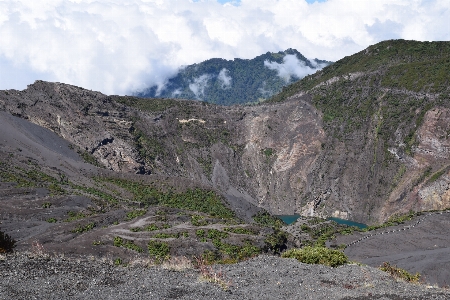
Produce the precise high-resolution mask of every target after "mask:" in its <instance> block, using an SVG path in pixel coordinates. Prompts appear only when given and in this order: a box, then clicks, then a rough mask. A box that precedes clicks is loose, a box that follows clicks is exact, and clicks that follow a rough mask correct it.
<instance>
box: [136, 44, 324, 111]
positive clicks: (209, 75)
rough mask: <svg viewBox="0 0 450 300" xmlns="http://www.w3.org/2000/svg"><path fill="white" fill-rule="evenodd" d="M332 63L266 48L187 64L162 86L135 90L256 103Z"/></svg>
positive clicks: (153, 94) (154, 94)
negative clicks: (250, 56) (251, 53)
mask: <svg viewBox="0 0 450 300" xmlns="http://www.w3.org/2000/svg"><path fill="white" fill-rule="evenodd" d="M330 63H331V62H328V61H325V60H319V59H317V58H316V59H313V60H309V59H307V58H306V57H304V56H303V55H302V54H301V53H300V52H298V51H297V50H295V49H287V50H285V51H280V52H278V53H271V52H267V53H265V54H263V55H260V56H257V57H255V58H253V59H239V58H235V59H234V60H225V59H221V58H213V59H209V60H206V61H204V62H201V63H198V64H193V65H189V66H186V67H184V68H182V69H180V71H179V72H178V73H177V74H176V75H175V76H174V77H172V78H170V79H168V81H167V82H166V83H165V85H164V86H163V87H158V86H152V87H149V88H148V89H145V90H143V91H140V92H136V96H139V97H145V98H152V97H157V98H179V99H192V100H202V101H205V102H210V103H215V104H220V105H232V104H246V103H257V102H260V101H262V100H265V99H268V98H270V97H271V96H272V95H274V94H276V93H278V92H279V91H280V90H281V88H282V87H283V86H286V85H289V84H290V83H293V82H296V81H298V80H299V79H301V78H303V77H304V76H305V75H308V74H311V73H313V72H315V71H316V70H318V69H321V68H323V67H325V66H327V65H329V64H330Z"/></svg>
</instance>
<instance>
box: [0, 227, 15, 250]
mask: <svg viewBox="0 0 450 300" xmlns="http://www.w3.org/2000/svg"><path fill="white" fill-rule="evenodd" d="M15 244H16V241H15V240H14V239H13V238H11V237H10V236H9V235H8V234H6V233H4V232H3V231H1V230H0V253H10V252H12V251H13V249H14V247H15V246H16V245H15Z"/></svg>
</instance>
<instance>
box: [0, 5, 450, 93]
mask: <svg viewBox="0 0 450 300" xmlns="http://www.w3.org/2000/svg"><path fill="white" fill-rule="evenodd" d="M400 38H401V39H413V40H420V41H438V40H441V41H442V40H443V41H449V40H450V1H449V0H320V1H317V0H316V1H313V0H231V1H225V0H195V1H194V0H47V1H44V0H40V1H35V0H0V89H2V90H3V89H19V90H22V89H25V88H26V86H27V85H28V84H31V83H33V82H34V81H35V80H47V81H54V82H63V83H68V84H73V85H77V86H81V87H84V88H87V89H92V90H97V91H101V92H103V93H105V94H119V95H124V94H130V93H132V92H133V91H136V90H142V89H144V88H146V87H148V86H152V85H155V84H157V85H160V86H161V85H163V84H164V82H165V81H166V80H167V79H168V78H169V77H170V76H173V75H174V74H175V73H176V72H177V70H178V68H180V67H181V66H184V65H189V64H193V63H199V62H201V61H204V60H206V59H209V58H215V57H219V58H225V59H233V58H248V59H250V58H253V57H255V56H258V55H261V54H263V53H266V52H268V51H270V52H278V51H283V50H286V49H288V48H294V49H297V50H298V51H300V52H301V53H302V54H303V55H305V56H306V57H307V58H310V59H313V58H319V59H325V60H330V61H336V60H339V59H341V58H343V57H344V56H348V55H351V54H354V53H356V52H358V51H361V50H363V49H365V48H366V47H368V46H370V45H372V44H375V43H377V42H380V41H383V40H387V39H400Z"/></svg>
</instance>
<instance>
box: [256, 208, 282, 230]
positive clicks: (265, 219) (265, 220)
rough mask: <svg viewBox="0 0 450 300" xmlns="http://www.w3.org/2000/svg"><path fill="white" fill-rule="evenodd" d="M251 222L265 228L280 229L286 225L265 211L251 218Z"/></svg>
mask: <svg viewBox="0 0 450 300" xmlns="http://www.w3.org/2000/svg"><path fill="white" fill-rule="evenodd" d="M253 220H254V221H255V222H256V223H258V224H260V225H262V226H266V227H275V228H280V227H282V226H284V225H286V223H284V222H283V221H282V220H281V219H280V218H277V217H275V216H272V215H271V214H269V213H268V212H267V211H259V212H258V213H257V214H256V215H254V216H253Z"/></svg>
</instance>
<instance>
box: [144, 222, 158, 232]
mask: <svg viewBox="0 0 450 300" xmlns="http://www.w3.org/2000/svg"><path fill="white" fill-rule="evenodd" d="M158 229H159V227H158V226H157V225H156V224H154V223H152V224H150V225H148V226H147V227H145V230H147V231H155V230H158Z"/></svg>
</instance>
